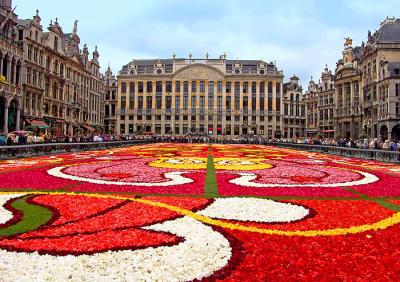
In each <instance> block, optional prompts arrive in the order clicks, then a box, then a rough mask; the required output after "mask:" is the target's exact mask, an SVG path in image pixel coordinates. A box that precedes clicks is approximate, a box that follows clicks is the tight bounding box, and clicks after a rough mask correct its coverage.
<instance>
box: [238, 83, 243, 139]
mask: <svg viewBox="0 0 400 282" xmlns="http://www.w3.org/2000/svg"><path fill="white" fill-rule="evenodd" d="M239 110H240V121H239V123H240V124H239V135H242V134H243V81H240V82H239Z"/></svg>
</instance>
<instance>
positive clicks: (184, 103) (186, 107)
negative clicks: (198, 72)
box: [183, 96, 189, 110]
mask: <svg viewBox="0 0 400 282" xmlns="http://www.w3.org/2000/svg"><path fill="white" fill-rule="evenodd" d="M188 104H189V101H188V96H183V109H184V110H187V109H188Z"/></svg>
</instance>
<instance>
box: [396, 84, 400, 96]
mask: <svg viewBox="0 0 400 282" xmlns="http://www.w3.org/2000/svg"><path fill="white" fill-rule="evenodd" d="M395 88H396V96H397V97H400V83H396V86H395Z"/></svg>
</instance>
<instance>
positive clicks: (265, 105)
mask: <svg viewBox="0 0 400 282" xmlns="http://www.w3.org/2000/svg"><path fill="white" fill-rule="evenodd" d="M282 95H283V74H282V72H281V71H278V69H277V67H276V66H275V65H274V64H273V63H267V62H264V61H256V60H253V61H252V60H250V61H246V60H226V56H225V55H222V56H221V57H220V58H219V59H209V58H208V55H207V57H206V59H193V58H192V56H191V55H190V56H189V59H178V58H175V56H174V57H173V58H172V59H165V60H160V59H158V60H134V61H132V62H131V63H129V64H127V65H125V66H124V67H123V68H122V70H121V71H120V73H119V75H118V106H117V124H118V126H117V133H119V134H131V133H135V132H154V133H160V134H168V133H170V134H172V133H174V134H180V135H182V134H187V133H190V132H204V133H208V134H209V135H213V136H239V135H242V134H258V135H263V136H265V137H269V138H274V137H277V138H279V137H281V136H282V130H283V119H282V118H281V110H282Z"/></svg>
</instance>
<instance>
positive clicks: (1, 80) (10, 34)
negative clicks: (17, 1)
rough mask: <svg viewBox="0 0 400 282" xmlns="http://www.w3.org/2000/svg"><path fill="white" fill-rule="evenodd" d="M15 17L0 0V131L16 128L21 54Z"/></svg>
mask: <svg viewBox="0 0 400 282" xmlns="http://www.w3.org/2000/svg"><path fill="white" fill-rule="evenodd" d="M16 21H17V16H16V15H15V13H14V11H13V10H12V2H11V0H1V1H0V131H1V132H2V133H4V134H7V133H8V132H9V131H14V130H19V129H20V120H21V107H22V103H23V92H22V79H23V65H24V61H23V54H22V49H21V48H19V46H18V44H17V30H16Z"/></svg>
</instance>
